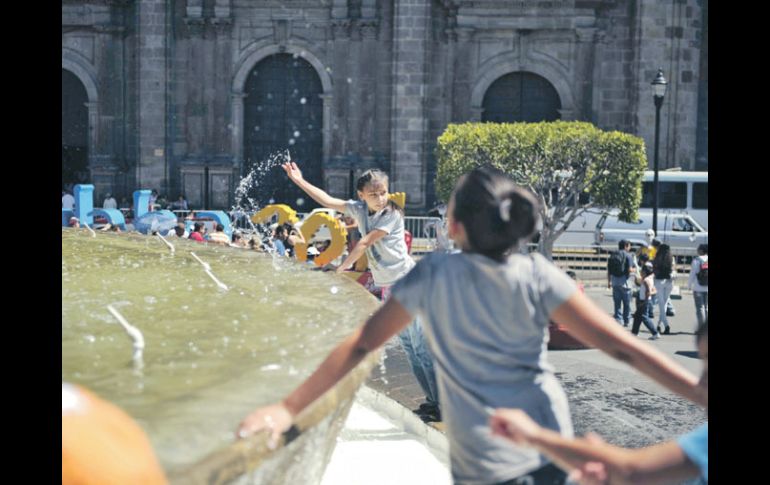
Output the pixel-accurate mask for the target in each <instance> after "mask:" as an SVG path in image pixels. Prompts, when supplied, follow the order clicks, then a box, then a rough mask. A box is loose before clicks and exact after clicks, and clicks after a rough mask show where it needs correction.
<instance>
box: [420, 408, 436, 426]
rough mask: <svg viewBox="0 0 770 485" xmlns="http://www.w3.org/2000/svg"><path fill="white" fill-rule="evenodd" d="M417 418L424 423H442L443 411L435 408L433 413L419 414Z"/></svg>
mask: <svg viewBox="0 0 770 485" xmlns="http://www.w3.org/2000/svg"><path fill="white" fill-rule="evenodd" d="M417 416H419V418H420V419H421V420H422V422H423V423H436V422H440V421H441V411H439V410H438V408H433V412H426V413H418V414H417Z"/></svg>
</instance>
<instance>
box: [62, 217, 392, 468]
mask: <svg viewBox="0 0 770 485" xmlns="http://www.w3.org/2000/svg"><path fill="white" fill-rule="evenodd" d="M167 242H168V243H170V244H171V245H172V246H173V248H174V249H173V250H171V248H170V247H169V246H168V245H167V244H166V243H165V242H164V241H163V240H161V239H160V238H157V237H147V236H141V235H138V234H132V233H128V234H115V233H103V234H99V235H98V236H97V237H92V236H91V234H90V233H89V232H88V231H86V230H77V229H65V228H63V229H62V380H63V381H67V382H72V383H77V384H80V385H82V386H84V387H86V388H88V389H90V390H91V391H93V392H95V393H96V394H98V395H99V396H101V397H102V398H104V399H107V400H109V401H110V402H112V403H114V404H116V405H117V406H119V407H121V408H122V409H123V410H125V411H126V412H127V413H129V414H130V415H131V416H132V417H133V418H134V419H135V420H136V421H137V422H138V423H139V425H140V426H141V427H142V428H143V429H144V430H145V432H146V433H147V434H148V436H149V438H150V442H151V443H152V445H153V448H154V450H155V452H156V454H157V456H158V459H159V461H160V463H161V466H162V467H163V468H164V470H165V472H166V474H167V476H168V477H169V479H170V480H171V482H172V483H229V482H232V481H236V482H238V483H241V482H243V483H246V481H247V482H248V483H252V482H254V483H260V482H262V483H317V482H318V481H320V479H321V476H322V474H323V470H324V467H325V465H326V462H327V461H328V458H329V456H330V455H331V453H332V451H333V448H334V444H335V441H336V433H337V430H338V429H339V428H340V426H341V425H342V422H343V421H344V418H345V416H346V414H347V412H348V410H349V409H350V406H351V405H352V402H353V398H354V395H355V392H356V390H357V389H358V387H359V386H360V385H361V383H362V382H363V381H364V380H365V379H366V377H367V376H368V374H369V371H370V370H371V368H372V367H373V366H374V365H377V363H378V362H379V355H378V354H377V353H373V354H372V355H370V356H369V357H368V358H367V359H366V360H365V361H363V362H362V363H361V364H360V365H359V366H358V367H356V368H355V369H354V370H353V371H351V372H350V373H349V374H348V376H347V377H346V378H345V379H344V380H343V381H342V382H340V383H339V384H338V385H337V386H335V387H334V388H333V389H331V390H330V391H329V392H328V393H326V394H325V395H324V396H323V397H322V398H320V399H319V400H317V401H316V402H315V403H313V405H311V406H309V407H308V408H307V409H306V410H305V411H304V412H303V413H302V414H300V415H299V416H298V417H297V420H296V425H295V426H294V427H293V428H292V429H291V430H290V431H289V432H288V433H286V434H285V435H284V439H282V441H281V443H280V444H279V449H278V450H270V449H268V447H267V440H266V434H265V433H262V434H258V435H255V436H254V437H252V438H249V439H247V440H241V441H234V435H233V432H234V430H235V428H236V426H237V424H238V422H239V421H240V419H242V418H243V417H244V416H245V415H246V414H247V413H248V412H249V411H251V410H252V409H254V408H255V407H257V406H259V405H264V404H267V403H271V402H274V401H276V400H278V399H280V398H281V397H283V396H285V395H286V394H287V393H288V392H290V391H291V390H292V389H293V388H294V387H296V386H297V385H298V384H299V383H300V382H302V380H304V379H305V378H306V377H307V376H308V375H309V374H310V373H311V372H312V371H313V370H314V369H315V368H316V366H317V365H318V364H319V363H320V362H321V360H323V358H324V357H325V356H326V355H327V354H328V352H329V351H330V350H331V349H332V348H333V347H334V345H335V344H336V343H338V342H339V341H340V340H341V339H342V338H343V337H344V336H346V335H348V334H349V333H350V331H352V329H353V328H355V327H356V326H358V325H360V324H361V323H362V322H363V321H364V320H365V319H366V317H367V316H368V315H370V314H371V313H372V312H373V311H374V310H375V309H376V308H377V306H378V303H377V301H376V300H375V299H374V298H373V297H371V296H370V295H369V294H368V293H367V292H366V290H365V289H364V288H362V287H361V286H360V285H358V284H356V283H355V282H353V281H351V280H350V279H349V278H345V277H342V276H336V275H331V274H324V273H321V272H314V271H308V270H307V269H308V267H307V265H305V264H301V263H297V262H295V261H290V260H286V259H282V258H275V257H273V256H271V255H267V254H260V253H256V252H252V251H244V250H238V249H232V248H228V247H222V246H213V245H212V246H209V245H204V244H198V243H195V242H192V241H188V240H182V239H175V238H169V239H167ZM193 252H194V253H195V257H194V256H193V255H192V254H191V253H193ZM207 273H209V274H207ZM217 281H219V283H221V284H218V283H217ZM108 305H109V306H110V307H111V308H112V309H113V310H114V311H112V310H109V309H108ZM118 315H120V316H122V317H123V318H124V320H125V322H123V323H119V320H118V317H117V316H118ZM125 324H127V325H129V326H131V327H134V328H135V329H136V330H137V331H138V332H141V334H142V335H143V342H144V346H143V348H142V355H141V359H142V365H136V359H135V351H136V348H137V347H136V344H135V342H136V339H134V342H133V343H132V339H131V338H129V335H128V334H127V333H126V330H124V328H125V329H127V328H128V327H126V325H125ZM257 467H258V468H257Z"/></svg>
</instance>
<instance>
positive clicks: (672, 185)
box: [640, 181, 687, 209]
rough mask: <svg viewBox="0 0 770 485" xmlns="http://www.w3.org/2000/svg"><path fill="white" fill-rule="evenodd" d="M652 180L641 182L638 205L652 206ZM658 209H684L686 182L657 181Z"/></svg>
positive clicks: (643, 206)
mask: <svg viewBox="0 0 770 485" xmlns="http://www.w3.org/2000/svg"><path fill="white" fill-rule="evenodd" d="M652 186H653V183H652V182H643V183H642V204H641V206H640V207H642V208H646V209H650V208H652ZM658 187H659V189H658V190H659V192H658V209H686V208H687V182H660V181H659V182H658Z"/></svg>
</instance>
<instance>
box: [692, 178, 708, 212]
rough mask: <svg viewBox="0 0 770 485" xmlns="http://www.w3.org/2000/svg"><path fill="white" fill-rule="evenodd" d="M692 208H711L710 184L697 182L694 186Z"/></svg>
mask: <svg viewBox="0 0 770 485" xmlns="http://www.w3.org/2000/svg"><path fill="white" fill-rule="evenodd" d="M692 208H693V209H706V210H708V208H709V184H708V182H695V183H693V184H692Z"/></svg>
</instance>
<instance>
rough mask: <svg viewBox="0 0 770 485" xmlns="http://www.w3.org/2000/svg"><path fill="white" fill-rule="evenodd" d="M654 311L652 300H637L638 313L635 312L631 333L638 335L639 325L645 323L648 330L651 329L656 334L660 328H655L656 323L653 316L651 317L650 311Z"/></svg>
mask: <svg viewBox="0 0 770 485" xmlns="http://www.w3.org/2000/svg"><path fill="white" fill-rule="evenodd" d="M651 312H652V300H639V299H637V300H636V313H634V324H633V325H632V326H631V333H632V334H634V335H636V334H638V333H639V326H640V325H641V324H642V323H644V326H645V327H647V330H649V331H650V333H651V334H652V335H655V334H656V333H658V330H657V329H656V328H655V324H654V323H653V321H652V318H650V313H651Z"/></svg>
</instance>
